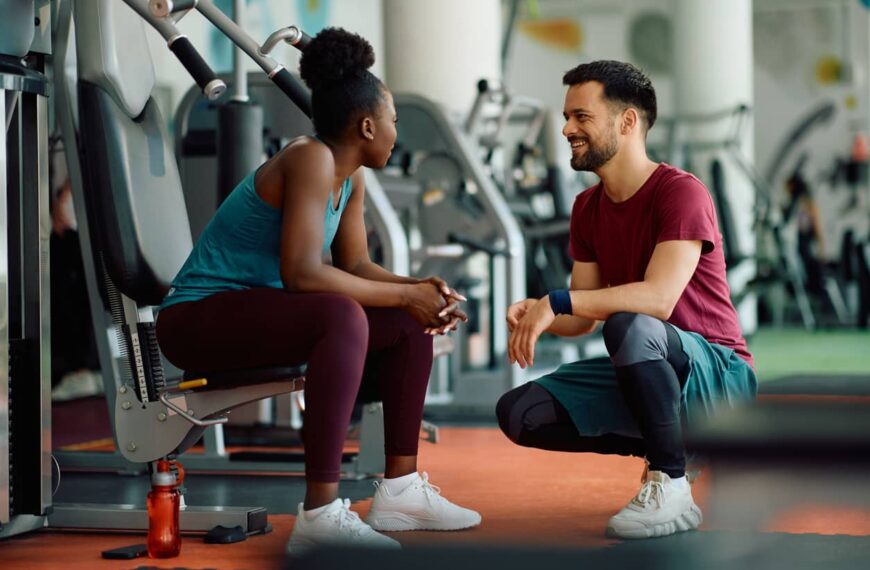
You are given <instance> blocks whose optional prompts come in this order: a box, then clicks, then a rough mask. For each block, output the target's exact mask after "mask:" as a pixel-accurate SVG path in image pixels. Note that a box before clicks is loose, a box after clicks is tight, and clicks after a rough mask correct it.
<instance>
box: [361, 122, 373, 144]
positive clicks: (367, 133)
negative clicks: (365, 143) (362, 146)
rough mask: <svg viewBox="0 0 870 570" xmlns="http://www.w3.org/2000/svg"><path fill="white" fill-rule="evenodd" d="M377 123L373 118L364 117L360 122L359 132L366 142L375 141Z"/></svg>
mask: <svg viewBox="0 0 870 570" xmlns="http://www.w3.org/2000/svg"><path fill="white" fill-rule="evenodd" d="M375 129H376V128H375V122H374V121H373V120H372V118H371V117H363V118H362V119H361V120H360V122H359V130H360V134H361V135H362V137H363V138H364V139H366V140H369V141H373V140H375Z"/></svg>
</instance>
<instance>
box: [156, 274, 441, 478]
mask: <svg viewBox="0 0 870 570" xmlns="http://www.w3.org/2000/svg"><path fill="white" fill-rule="evenodd" d="M157 339H158V341H159V343H160V348H161V350H162V351H163V354H164V355H165V356H166V358H168V359H169V361H170V362H172V364H174V365H175V366H177V367H179V368H181V369H183V370H196V371H201V372H209V371H214V370H235V369H242V368H257V367H263V366H281V365H285V366H287V365H293V364H300V363H303V362H307V363H308V369H307V371H306V373H305V378H306V380H305V435H304V438H305V474H306V476H307V477H308V478H309V480H312V481H320V482H326V483H333V482H336V481H338V479H339V474H340V472H341V452H342V447H343V445H344V440H345V436H346V435H347V428H348V424H349V423H350V416H351V412H352V411H353V406H354V402H355V401H356V396H357V393H358V391H359V387H360V383H361V381H362V378H363V370H364V369H365V371H366V374H367V375H371V376H373V377H374V376H376V377H377V381H378V382H379V385H380V393H381V398H382V400H383V402H384V436H385V448H386V449H385V451H386V454H387V455H417V441H418V439H419V434H420V422H421V420H422V418H423V399H424V397H425V395H426V386H427V384H428V381H429V372H430V370H431V368H432V337H431V336H429V335H427V334H425V333H424V332H423V327H422V326H421V325H420V324H419V323H417V321H415V320H414V319H413V318H412V317H411V316H410V315H409V314H408V313H407V312H405V311H403V310H401V309H392V308H390V309H387V308H365V309H364V308H363V307H362V306H361V305H360V304H359V303H357V302H356V301H354V300H353V299H351V298H349V297H345V296H344V295H336V294H331V293H288V292H286V291H284V290H281V289H269V288H264V289H247V290H243V291H228V292H225V293H218V294H215V295H212V296H210V297H207V298H205V299H202V300H200V301H193V302H188V303H179V304H177V305H172V306H170V307H167V308H166V309H164V310H162V311H160V315H159V317H158V319H157Z"/></svg>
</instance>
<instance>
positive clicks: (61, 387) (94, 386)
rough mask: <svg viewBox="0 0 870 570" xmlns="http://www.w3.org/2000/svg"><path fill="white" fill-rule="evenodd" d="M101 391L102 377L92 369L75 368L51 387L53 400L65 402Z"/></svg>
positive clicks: (100, 392)
mask: <svg viewBox="0 0 870 570" xmlns="http://www.w3.org/2000/svg"><path fill="white" fill-rule="evenodd" d="M102 393H103V377H102V376H101V375H100V373H99V372H96V371H93V370H76V371H75V372H70V373H68V374H65V375H64V376H63V378H61V380H60V382H58V383H57V386H55V387H54V388H52V389H51V399H52V401H53V402H67V401H69V400H77V399H79V398H88V397H90V396H99V395H100V394H102Z"/></svg>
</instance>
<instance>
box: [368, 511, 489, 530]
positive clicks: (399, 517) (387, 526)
mask: <svg viewBox="0 0 870 570" xmlns="http://www.w3.org/2000/svg"><path fill="white" fill-rule="evenodd" d="M480 521H481V519H480V517H478V519H477V521H474V522H468V523H460V524H453V525H449V524H443V523H439V522H436V521H421V520H419V519H415V518H414V517H410V516H408V515H406V514H404V513H395V512H386V513H378V514H377V515H376V516H374V517H366V524H368V525H369V526H370V527H372V528H373V529H375V530H378V531H386V532H402V531H408V530H444V531H449V530H463V529H466V528H472V527H475V526H477V525H479V524H480Z"/></svg>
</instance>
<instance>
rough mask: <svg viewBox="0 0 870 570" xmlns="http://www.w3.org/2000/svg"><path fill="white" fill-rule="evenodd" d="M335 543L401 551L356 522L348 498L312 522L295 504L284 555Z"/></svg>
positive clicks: (336, 503)
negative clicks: (293, 523)
mask: <svg viewBox="0 0 870 570" xmlns="http://www.w3.org/2000/svg"><path fill="white" fill-rule="evenodd" d="M336 544H339V545H343V546H366V547H372V548H401V545H400V544H399V543H398V542H397V541H395V540H393V539H392V538H390V537H388V536H384V535H382V534H380V533H378V532H375V531H374V530H372V527H370V526H369V525H367V524H366V523H364V522H363V521H362V520H360V518H359V515H358V514H356V513H355V512H354V511H352V510H350V500H349V499H336V500H334V501H333V502H331V503H330V504H329V505H327V506H326V509H324V510H323V511H322V512H320V513H319V514H318V515H317V516H316V517H314V518H313V519H310V518H309V517H308V516H306V514H305V511H304V510H303V508H302V503H299V509H298V513H297V515H296V524H295V525H293V532H292V533H291V534H290V541H289V542H288V543H287V553H288V554H293V555H297V554H301V553H303V552H305V551H306V550H308V549H310V548H312V547H315V546H322V545H336Z"/></svg>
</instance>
